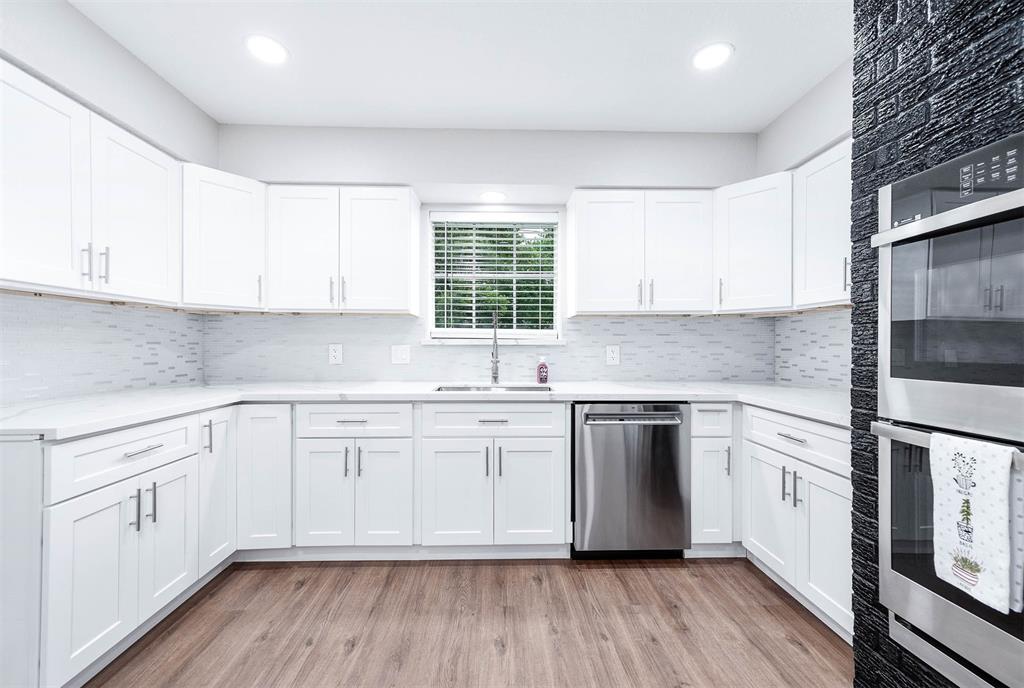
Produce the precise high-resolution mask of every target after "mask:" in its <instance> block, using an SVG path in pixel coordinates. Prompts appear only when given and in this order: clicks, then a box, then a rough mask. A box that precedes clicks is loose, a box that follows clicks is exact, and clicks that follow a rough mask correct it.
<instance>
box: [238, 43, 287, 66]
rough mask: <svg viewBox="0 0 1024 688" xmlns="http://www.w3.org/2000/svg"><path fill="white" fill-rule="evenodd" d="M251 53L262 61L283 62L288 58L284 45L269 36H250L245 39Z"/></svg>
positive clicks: (270, 62)
mask: <svg viewBox="0 0 1024 688" xmlns="http://www.w3.org/2000/svg"><path fill="white" fill-rule="evenodd" d="M245 46H246V47H247V48H249V53H250V54H251V55H252V56H253V57H255V58H256V59H257V60H259V61H260V62H266V63H267V64H275V65H278V64H282V63H284V61H285V60H287V59H288V51H287V50H285V48H284V46H283V45H281V44H280V43H278V42H277V41H275V40H274V39H273V38H268V37H267V36H249V38H247V39H246V40H245Z"/></svg>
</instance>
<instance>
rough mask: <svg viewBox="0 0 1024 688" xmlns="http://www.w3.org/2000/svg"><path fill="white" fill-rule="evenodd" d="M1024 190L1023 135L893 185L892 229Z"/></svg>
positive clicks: (1010, 137) (991, 145) (990, 145)
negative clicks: (986, 199) (983, 200)
mask: <svg viewBox="0 0 1024 688" xmlns="http://www.w3.org/2000/svg"><path fill="white" fill-rule="evenodd" d="M1022 188H1024V133H1019V134H1014V135H1013V136H1009V137H1007V138H1005V139H1003V140H1002V141H997V142H996V143H992V144H989V145H988V146H985V147H984V148H979V149H978V150H976V151H973V152H971V153H968V154H967V155H962V156H960V157H959V158H955V159H953V160H950V161H949V162H946V163H943V164H941V165H939V166H938V167H933V168H932V169H930V170H926V171H924V172H921V173H920V174H915V175H914V176H913V177H908V178H907V179H904V180H903V181H900V182H896V183H895V184H893V185H892V195H891V203H892V207H891V213H890V217H891V218H892V225H891V227H890V229H891V228H895V227H900V226H902V225H905V224H907V223H908V222H916V221H917V220H920V219H922V218H925V217H931V216H932V215H938V214H939V213H943V212H945V211H947V210H952V209H953V208H958V207H960V206H964V205H969V204H971V203H976V202H977V201H980V200H982V199H984V198H991V197H993V196H998V195H1000V194H1004V193H1008V192H1010V191H1016V190H1018V189H1022Z"/></svg>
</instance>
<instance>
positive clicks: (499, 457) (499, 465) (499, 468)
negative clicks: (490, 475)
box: [498, 444, 502, 478]
mask: <svg viewBox="0 0 1024 688" xmlns="http://www.w3.org/2000/svg"><path fill="white" fill-rule="evenodd" d="M501 463H502V461H501V445H500V444H499V445H498V477H499V478H500V477H501Z"/></svg>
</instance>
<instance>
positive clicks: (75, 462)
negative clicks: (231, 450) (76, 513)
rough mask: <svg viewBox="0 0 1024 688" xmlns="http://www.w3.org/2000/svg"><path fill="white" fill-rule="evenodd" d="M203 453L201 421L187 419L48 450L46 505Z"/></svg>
mask: <svg viewBox="0 0 1024 688" xmlns="http://www.w3.org/2000/svg"><path fill="white" fill-rule="evenodd" d="M198 452H199V416H198V415H191V416H182V417H181V418H172V419H170V420H162V421H159V422H156V423H149V424H148V425H140V426H139V427H136V428H128V429H127V430H118V431H116V432H108V433H105V434H103V435H97V436H95V437H87V438H85V439H81V440H72V441H71V442H64V443H62V444H52V445H49V446H47V447H46V448H45V451H44V462H45V464H44V465H45V468H44V476H45V482H46V503H47V504H54V503H56V502H60V501H63V500H65V499H68V498H70V497H74V496H76V495H80V494H83V493H85V492H89V491H91V490H95V489H97V488H100V487H103V486H104V485H110V484H112V483H115V482H117V481H118V480H123V479H124V478H127V477H129V476H133V475H138V474H139V473H142V472H143V471H148V470H149V469H151V468H156V467H157V466H162V465H164V464H165V463H170V462H171V461H177V460H178V459H181V458H184V457H186V456H191V455H192V454H196V453H198Z"/></svg>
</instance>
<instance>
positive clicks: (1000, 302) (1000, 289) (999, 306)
mask: <svg viewBox="0 0 1024 688" xmlns="http://www.w3.org/2000/svg"><path fill="white" fill-rule="evenodd" d="M996 294H998V295H999V298H998V299H997V300H996V310H997V311H1001V310H1003V285H1001V284H1000V285H999V286H998V287H996Z"/></svg>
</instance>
